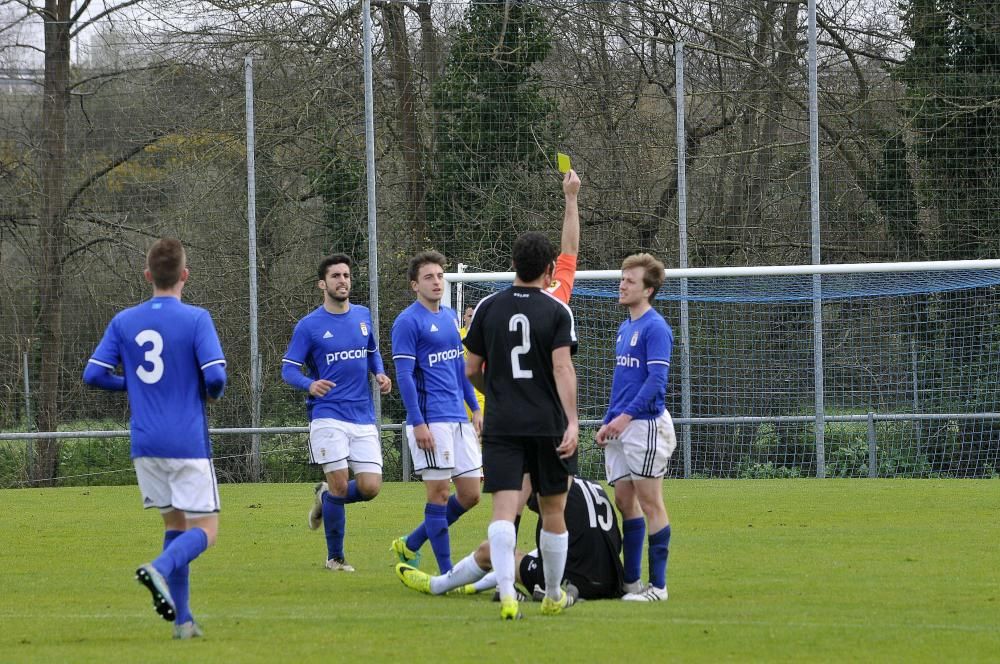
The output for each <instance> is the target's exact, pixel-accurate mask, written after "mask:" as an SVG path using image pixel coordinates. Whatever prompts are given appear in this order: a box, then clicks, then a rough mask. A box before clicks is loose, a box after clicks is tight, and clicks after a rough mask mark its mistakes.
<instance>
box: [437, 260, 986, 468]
mask: <svg viewBox="0 0 1000 664" xmlns="http://www.w3.org/2000/svg"><path fill="white" fill-rule="evenodd" d="M465 267H466V266H464V265H462V264H460V265H459V271H458V272H449V273H447V274H446V275H445V281H446V288H445V295H444V303H445V304H448V305H449V306H452V305H454V306H455V308H456V309H461V308H462V307H463V306H464V305H465V304H466V303H469V302H475V301H477V300H478V299H479V298H480V297H482V296H483V295H485V294H487V293H488V292H491V291H493V290H496V289H498V288H503V287H505V286H506V285H509V284H510V283H511V282H512V281H513V278H514V273H513V272H467V271H465ZM664 276H665V281H664V287H663V289H661V293H660V295H659V297H658V299H657V303H656V304H657V308H658V309H659V310H660V311H661V313H663V314H664V315H665V316H666V318H667V320H668V322H670V323H671V325H672V326H673V328H674V360H673V367H672V370H671V375H670V387H668V408H670V409H671V413H672V414H673V415H674V421H675V422H676V423H677V425H678V437H679V440H680V441H681V446H680V449H679V451H678V455H677V456H676V457H675V463H674V470H673V471H672V472H673V473H675V474H676V475H677V476H685V477H691V476H719V475H721V476H726V477H756V476H799V475H815V476H819V477H824V476H829V475H835V476H854V475H864V476H872V477H874V476H878V475H906V476H929V475H961V476H968V475H970V474H971V475H978V474H983V473H990V472H997V470H998V469H1000V462H998V460H997V457H998V456H1000V452H998V450H1000V414H998V412H1000V403H997V401H998V398H1000V397H996V396H994V395H997V394H998V393H1000V385H998V382H1000V381H998V375H1000V359H997V360H994V359H993V355H994V353H992V352H990V350H989V349H990V348H991V347H994V348H996V347H1000V260H975V261H927V262H903V263H862V264H833V265H774V266H759V267H730V268H687V269H668V270H666V271H665V275H664ZM620 277H621V271H620V270H581V271H578V272H577V273H576V280H575V283H574V293H573V299H572V300H571V302H570V305H571V307H572V308H573V310H574V314H575V315H576V318H577V328H578V334H579V335H580V340H581V349H580V352H579V353H578V355H577V367H578V373H579V374H580V381H579V382H580V387H579V391H580V397H579V402H580V417H581V420H582V421H583V422H585V423H589V424H591V425H593V424H595V423H596V422H598V421H599V420H600V418H601V416H602V415H603V408H605V407H606V404H607V393H608V390H609V388H610V377H611V373H612V371H613V363H611V362H609V360H613V358H612V355H613V347H614V346H613V338H611V337H612V336H613V334H614V332H615V330H616V329H617V326H618V324H619V323H620V322H621V320H622V319H623V318H624V315H623V312H622V310H621V308H620V307H619V306H618V305H617V300H616V297H617V285H618V280H619V279H620ZM816 302H818V303H819V304H820V309H819V310H820V311H822V316H814V315H813V313H812V310H811V307H812V305H813V303H816ZM459 315H461V311H459ZM816 349H818V351H817V352H814V351H815V350H816ZM991 368H992V369H993V371H992V374H991V372H990V369H991ZM817 376H818V377H819V378H820V380H816V377H817ZM817 385H818V386H820V388H821V392H820V393H819V394H817V390H816V389H814V388H815V386H817ZM994 427H995V428H996V433H994ZM582 442H584V444H582V445H581V450H582V453H583V454H584V455H590V457H589V463H590V470H591V471H593V472H591V473H589V474H592V475H597V476H599V472H596V471H597V470H599V462H600V456H599V451H597V450H595V449H592V447H588V445H587V444H586V441H582ZM678 457H680V458H678ZM583 462H584V458H583V457H581V463H583ZM585 465H586V464H585Z"/></svg>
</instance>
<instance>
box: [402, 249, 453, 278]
mask: <svg viewBox="0 0 1000 664" xmlns="http://www.w3.org/2000/svg"><path fill="white" fill-rule="evenodd" d="M431 263H433V264H434V265H438V266H440V267H441V269H442V270H443V269H444V268H445V266H446V265H447V264H448V260H447V259H446V258H445V257H444V255H443V254H442V253H441V252H439V251H421V252H420V253H419V254H417V255H416V256H414V257H413V258H411V259H410V265H409V267H408V268H407V270H406V276H407V277H408V278H409V280H410V281H416V280H417V276H418V275H419V274H420V268H422V267H423V266H425V265H428V264H431Z"/></svg>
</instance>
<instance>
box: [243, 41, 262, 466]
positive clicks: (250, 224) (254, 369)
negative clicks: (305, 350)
mask: <svg viewBox="0 0 1000 664" xmlns="http://www.w3.org/2000/svg"><path fill="white" fill-rule="evenodd" d="M243 70H244V74H245V76H246V115H247V237H248V248H247V254H248V259H249V266H250V267H249V269H250V426H252V427H253V428H255V429H256V428H258V427H260V401H261V381H260V348H259V345H258V344H259V342H258V339H257V327H258V322H257V165H256V159H255V151H256V135H255V134H254V116H253V58H252V57H251V56H249V55H248V56H246V59H245V60H244V63H243ZM260 466H261V464H260V434H259V433H253V434H250V479H251V481H253V482H259V481H260Z"/></svg>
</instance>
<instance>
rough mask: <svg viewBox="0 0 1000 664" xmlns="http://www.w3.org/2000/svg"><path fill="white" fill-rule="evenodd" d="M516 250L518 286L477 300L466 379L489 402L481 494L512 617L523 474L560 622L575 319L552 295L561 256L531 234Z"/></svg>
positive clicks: (573, 433)
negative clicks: (534, 502)
mask: <svg viewBox="0 0 1000 664" xmlns="http://www.w3.org/2000/svg"><path fill="white" fill-rule="evenodd" d="M511 253H512V255H511V259H512V262H513V264H514V272H515V274H516V276H515V278H514V285H513V286H512V287H510V288H508V289H506V290H503V291H500V292H498V293H494V294H493V295H490V296H488V297H486V298H483V299H482V300H481V301H480V302H479V305H478V306H477V307H476V310H475V312H474V313H473V314H472V320H471V321H470V323H469V332H468V334H467V335H466V337H465V347H466V348H467V349H468V351H469V355H468V357H467V358H466V367H465V371H466V375H467V376H468V377H469V380H470V381H472V384H473V385H474V386H475V387H476V388H477V389H478V390H479V391H480V392H483V393H485V394H486V401H487V403H489V404H490V407H489V408H487V409H486V420H485V422H484V423H483V474H484V475H485V486H484V487H483V490H484V491H486V492H487V493H492V494H493V520H492V522H491V523H490V527H489V540H490V551H491V558H492V562H493V569H494V571H495V572H496V575H497V588H498V590H499V592H500V616H501V618H503V619H505V620H514V619H517V618H520V617H521V612H520V609H519V607H518V602H517V596H516V595H515V591H514V545H515V543H516V539H517V537H516V534H515V531H514V518H515V516H516V515H517V508H518V498H519V494H520V489H521V483H522V478H523V476H524V473H525V472H527V473H529V474H530V475H531V483H532V487H533V489H534V491H535V492H537V494H538V503H539V508H540V514H541V522H542V532H541V534H540V536H539V541H538V544H539V551H540V553H541V557H542V561H543V571H544V576H545V598H544V599H543V600H542V607H541V611H542V614H544V615H558V614H560V613H562V612H563V610H564V609H566V608H568V607H569V606H570V605H572V603H573V600H574V599H575V598H574V597H572V596H569V595H567V594H566V591H565V590H564V589H563V588H562V587H561V585H560V583H561V581H562V578H563V571H564V568H565V566H566V551H567V548H568V541H569V537H568V534H567V531H566V520H565V516H564V509H565V507H566V492H567V491H568V490H569V482H570V480H571V478H572V476H573V475H574V474H575V473H576V466H577V457H576V448H577V436H578V435H579V422H578V419H577V413H576V370H575V369H574V368H573V360H572V354H573V353H574V352H575V351H576V329H575V326H574V322H573V313H572V312H571V311H570V308H569V307H568V306H566V305H565V304H564V303H562V302H560V301H559V300H557V299H556V298H555V297H553V296H552V295H549V294H548V293H547V292H546V291H545V290H544V288H545V287H546V286H548V285H549V283H551V280H552V272H553V271H554V269H555V259H556V249H555V247H554V246H553V245H552V243H551V242H550V241H549V239H548V238H547V237H545V236H544V235H542V234H541V233H535V232H531V233H525V234H524V235H521V236H520V237H519V238H517V240H515V242H514V247H513V250H512V252H511ZM484 370H485V373H484Z"/></svg>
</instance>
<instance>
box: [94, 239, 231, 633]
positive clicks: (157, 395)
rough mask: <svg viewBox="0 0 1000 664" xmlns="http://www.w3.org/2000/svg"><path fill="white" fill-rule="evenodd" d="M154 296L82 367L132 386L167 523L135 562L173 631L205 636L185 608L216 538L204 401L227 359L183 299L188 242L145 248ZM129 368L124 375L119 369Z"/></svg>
mask: <svg viewBox="0 0 1000 664" xmlns="http://www.w3.org/2000/svg"><path fill="white" fill-rule="evenodd" d="M145 276H146V281H149V282H152V284H153V298H152V299H150V300H147V301H146V302H143V303H142V304H140V305H137V306H135V307H132V308H130V309H125V310H124V311H122V312H120V313H119V314H118V315H116V316H115V317H114V318H113V319H112V320H111V323H110V324H109V325H108V329H107V330H106V331H105V333H104V338H103V339H101V343H100V344H99V345H98V346H97V350H95V351H94V354H93V355H92V356H91V358H90V360H89V361H88V363H87V367H86V369H85V370H84V372H83V380H84V381H85V382H86V383H87V384H88V385H92V386H94V387H100V388H103V389H106V390H124V391H127V392H128V402H129V409H130V410H131V418H130V420H129V429H130V431H131V438H132V450H131V455H132V461H133V464H134V465H135V474H136V479H137V480H138V482H139V490H140V491H141V492H142V500H143V506H144V507H146V508H150V507H155V508H157V509H158V510H159V511H160V514H161V515H162V517H163V525H164V528H165V530H166V532H165V533H164V538H163V552H162V553H161V554H160V555H159V557H158V558H156V559H155V560H153V562H151V563H146V564H144V565H142V566H140V567H139V569H137V570H136V578H137V579H138V580H139V581H140V582H141V583H142V584H143V585H144V586H146V587H147V588H148V589H149V591H150V593H152V596H153V607H154V608H155V609H156V611H157V613H159V614H160V616H162V617H163V618H164V619H165V620H172V621H174V638H175V639H189V638H192V637H198V636H201V635H202V632H201V628H200V627H199V626H198V623H196V622H195V620H194V617H193V616H192V615H191V608H190V606H189V603H188V601H189V585H188V565H189V564H190V562H191V561H192V560H194V559H195V558H197V557H198V556H199V555H200V554H201V553H202V552H203V551H205V549H207V548H208V547H210V546H212V545H213V544H214V543H215V538H216V534H217V532H218V529H219V517H218V512H219V491H218V486H217V484H216V480H215V469H214V468H213V467H212V445H211V442H210V441H209V438H208V422H207V418H206V416H205V402H206V401H214V400H216V399H218V398H219V397H221V396H222V392H223V390H224V389H225V386H226V369H225V367H226V360H225V358H224V357H223V355H222V347H221V345H220V344H219V337H218V335H217V334H216V332H215V326H214V325H213V324H212V317H211V316H210V315H209V313H208V312H207V311H205V310H204V309H201V308H199V307H193V306H191V305H188V304H183V303H182V302H181V291H182V290H183V289H184V283H185V282H186V281H187V278H188V269H187V266H186V258H185V254H184V247H183V246H182V245H181V243H180V242H179V241H178V240H175V239H171V238H164V239H161V240H157V241H156V242H155V243H153V246H152V247H151V248H150V250H149V253H148V254H147V256H146V270H145ZM119 365H121V366H122V367H123V372H122V374H120V375H119V374H116V373H115V370H116V368H117V367H118V366H119Z"/></svg>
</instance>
